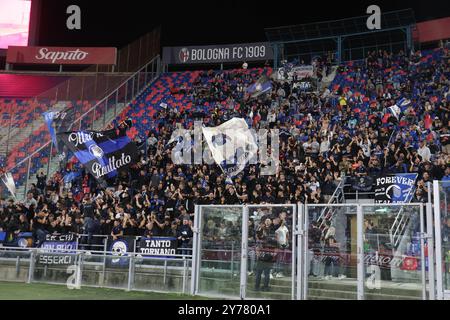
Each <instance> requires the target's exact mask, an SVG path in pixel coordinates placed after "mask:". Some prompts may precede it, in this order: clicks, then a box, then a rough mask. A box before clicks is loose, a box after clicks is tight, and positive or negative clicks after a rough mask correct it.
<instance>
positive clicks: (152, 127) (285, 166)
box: [0, 48, 450, 243]
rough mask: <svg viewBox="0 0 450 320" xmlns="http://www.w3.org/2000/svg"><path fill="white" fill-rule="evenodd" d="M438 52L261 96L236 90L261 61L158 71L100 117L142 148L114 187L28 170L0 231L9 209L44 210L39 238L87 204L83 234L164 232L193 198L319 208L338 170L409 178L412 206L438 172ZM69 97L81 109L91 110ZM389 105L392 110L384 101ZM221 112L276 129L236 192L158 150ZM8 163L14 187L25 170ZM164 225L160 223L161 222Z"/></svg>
mask: <svg viewBox="0 0 450 320" xmlns="http://www.w3.org/2000/svg"><path fill="white" fill-rule="evenodd" d="M448 58H449V51H448V49H447V48H438V49H435V50H432V51H424V52H420V51H417V52H415V53H413V54H412V55H411V56H409V55H408V54H405V53H403V52H400V53H398V54H391V53H387V52H381V51H380V52H372V53H371V54H369V56H368V57H367V58H366V59H365V60H360V61H353V62H347V63H344V64H341V65H340V66H339V67H338V68H337V71H336V76H335V77H334V79H333V80H332V82H331V84H330V85H329V87H328V88H326V89H325V90H323V91H322V92H320V93H319V94H318V95H316V94H305V93H304V92H301V91H300V90H299V89H298V88H294V86H293V83H289V82H286V81H278V80H274V79H273V77H272V79H273V80H272V85H273V89H272V91H271V93H270V94H269V95H268V96H267V97H266V98H263V97H261V98H258V99H247V98H246V97H245V88H246V87H247V86H248V85H250V84H252V83H254V82H255V81H256V80H257V79H259V78H260V77H261V75H263V74H265V75H268V76H271V75H272V72H273V70H272V69H271V68H253V69H246V70H244V69H235V70H228V71H212V70H211V71H186V72H173V73H164V74H162V75H161V76H160V78H159V79H158V80H157V81H155V82H154V83H153V84H152V85H151V86H149V87H147V88H146V89H145V90H144V91H143V92H142V94H141V95H139V96H138V97H137V98H136V99H135V100H134V101H133V102H132V103H131V104H130V105H129V106H128V107H127V108H126V109H125V110H124V111H123V112H122V114H121V115H120V116H119V117H118V118H117V119H116V120H115V121H114V122H113V124H112V125H116V126H117V125H118V124H119V123H122V124H123V121H124V120H126V119H131V121H132V126H131V127H130V128H129V130H128V135H129V136H130V137H132V138H133V139H134V141H135V142H136V143H137V144H138V146H139V147H140V149H141V150H142V156H141V161H140V163H138V164H137V165H135V166H133V167H132V169H131V170H129V171H128V172H122V174H121V176H120V177H119V179H118V180H117V181H116V184H115V187H114V188H112V189H111V190H109V191H107V192H102V191H101V190H100V189H99V188H98V185H97V183H96V181H95V180H94V179H93V178H92V177H91V176H89V175H87V174H86V173H85V172H84V171H83V170H82V169H81V168H80V166H79V165H77V164H75V161H69V162H68V164H67V166H66V167H65V168H64V169H63V170H61V171H60V172H58V173H57V174H56V175H54V176H52V177H50V178H49V179H47V177H46V176H45V175H43V176H40V177H38V178H37V184H36V185H34V186H33V187H32V188H31V190H30V191H29V194H28V195H27V198H26V199H25V201H24V202H23V203H21V204H19V205H18V206H15V205H14V202H13V200H10V202H9V203H8V204H6V202H5V200H2V204H3V205H4V209H3V211H2V215H1V222H0V223H1V224H0V228H2V230H7V231H8V232H11V231H12V230H14V228H16V227H17V220H16V217H18V215H15V214H13V213H24V214H26V215H27V216H28V217H29V219H30V220H32V219H33V218H32V217H33V216H34V212H41V210H42V208H43V206H45V207H46V208H48V210H49V214H50V216H49V218H48V220H46V221H47V222H46V223H45V224H44V226H42V230H44V232H45V233H53V232H57V231H61V230H71V231H80V230H84V229H83V228H87V225H86V219H85V220H83V217H84V211H85V207H86V203H92V204H94V208H95V213H96V214H95V215H94V216H95V217H96V218H95V220H96V221H97V222H98V223H97V224H96V229H95V230H94V231H92V230H91V231H90V232H91V233H97V234H106V235H109V234H110V233H111V230H112V228H113V224H114V221H115V220H119V222H120V225H121V226H122V227H121V228H123V231H124V234H127V235H144V234H145V235H149V234H152V235H170V234H173V235H176V232H177V228H178V229H179V228H180V227H181V226H182V220H183V219H184V218H188V219H189V218H190V217H192V215H193V210H194V204H208V203H216V204H217V203H219V204H236V203H259V204H263V203H280V204H282V203H297V202H301V203H324V202H328V200H329V199H330V197H331V195H332V194H333V192H334V191H335V189H336V187H337V186H338V184H339V182H340V181H341V179H342V175H344V176H348V177H361V176H371V177H374V176H376V175H379V174H380V173H382V172H384V173H399V172H417V173H419V178H418V183H417V184H418V188H417V191H416V193H415V195H414V200H413V201H423V199H424V195H425V189H424V188H425V187H424V183H425V182H427V181H430V180H431V179H433V178H436V179H448V178H449V176H450V172H449V168H448V164H449V162H450V161H449V147H448V145H449V144H448V136H447V135H446V133H447V132H448V120H449V113H448V112H449V104H448V99H447V98H448V94H449V80H448V79H449V65H448ZM5 101H6V100H4V101H3V104H5ZM78 104H80V105H79V107H80V108H81V109H83V110H84V108H89V106H90V105H92V103H90V102H77V105H78ZM395 104H397V105H399V107H400V109H401V110H400V113H399V114H397V113H395V112H393V111H392V108H390V107H392V106H393V105H395ZM395 114H396V115H395ZM233 116H239V117H242V118H244V119H245V120H246V121H247V123H248V124H249V125H250V126H252V127H254V128H262V127H270V128H271V127H277V128H278V129H280V132H281V133H282V134H281V147H280V160H281V168H280V169H281V171H280V172H279V173H278V174H277V176H276V179H274V177H270V176H259V174H258V168H257V166H254V165H250V166H248V167H247V168H246V170H245V174H240V175H239V176H238V177H237V178H236V179H235V187H236V191H237V195H236V193H234V192H233V188H232V187H231V186H230V185H229V184H227V183H226V181H225V178H224V177H223V175H222V173H221V172H220V171H219V169H218V168H217V166H206V165H198V166H186V165H183V166H181V165H174V164H173V163H172V162H171V160H170V151H171V150H170V148H167V147H166V144H167V142H168V140H169V139H170V136H171V133H172V131H173V129H174V128H175V127H176V125H177V124H182V125H183V126H184V127H185V128H192V125H193V121H194V119H197V118H198V119H202V118H203V121H204V123H205V125H217V124H219V123H222V122H223V121H226V120H227V119H230V118H232V117H233ZM22 121H26V117H25V118H24V120H22ZM48 139H49V135H48V132H47V131H46V128H45V127H44V126H41V127H39V128H38V129H37V130H36V131H35V132H34V134H33V136H32V137H30V138H29V139H27V140H24V141H22V142H21V143H19V144H18V145H17V146H16V147H15V149H14V152H13V153H12V154H13V155H12V156H11V158H9V159H8V164H9V165H12V164H13V163H15V162H16V161H18V160H20V158H21V157H23V156H24V155H25V154H27V153H30V152H32V151H33V150H35V149H34V148H35V141H36V140H48ZM33 161H36V164H35V165H33V168H35V169H36V170H35V171H34V172H32V173H35V172H37V171H38V169H39V168H40V167H41V165H42V164H45V163H46V161H48V159H46V158H45V157H44V158H40V157H39V156H37V157H36V159H33ZM323 164H325V165H323ZM15 170H16V171H15V172H14V177H15V179H16V180H17V181H19V183H20V182H21V177H22V176H23V175H24V174H25V172H24V170H25V169H23V168H22V169H21V168H17V169H15ZM74 172H81V174H80V175H79V176H78V177H77V178H75V179H74V180H72V181H71V182H66V183H65V182H64V179H63V177H64V176H67V175H68V174H70V173H74ZM168 209H169V210H168ZM141 212H142V215H141V214H139V215H137V213H141ZM67 216H70V217H71V218H70V219H69V218H67ZM61 217H63V218H61ZM147 217H152V218H151V219H152V220H151V222H148V221H147ZM17 219H18V218H17ZM34 219H36V218H34ZM88 220H89V219H88ZM166 220H168V221H170V225H171V228H166V227H165V226H164V221H166ZM75 221H76V222H75ZM217 227H219V226H217ZM85 230H87V229H85ZM34 231H36V230H34ZM323 232H325V231H324V230H323ZM35 237H36V240H39V239H37V234H36V233H35ZM38 243H39V241H38Z"/></svg>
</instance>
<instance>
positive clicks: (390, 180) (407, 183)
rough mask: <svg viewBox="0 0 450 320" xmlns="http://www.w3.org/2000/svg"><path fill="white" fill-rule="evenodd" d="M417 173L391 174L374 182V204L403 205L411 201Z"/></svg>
mask: <svg viewBox="0 0 450 320" xmlns="http://www.w3.org/2000/svg"><path fill="white" fill-rule="evenodd" d="M416 178H417V173H405V174H400V173H399V174H393V175H387V176H384V177H380V178H377V179H376V182H375V203H405V202H409V201H411V197H412V195H413V194H414V192H413V190H412V189H413V187H414V184H415V182H416Z"/></svg>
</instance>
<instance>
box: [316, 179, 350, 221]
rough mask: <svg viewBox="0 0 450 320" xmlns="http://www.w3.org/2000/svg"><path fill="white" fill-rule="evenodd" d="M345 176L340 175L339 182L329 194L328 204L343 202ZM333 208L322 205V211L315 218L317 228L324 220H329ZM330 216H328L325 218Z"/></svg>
mask: <svg viewBox="0 0 450 320" xmlns="http://www.w3.org/2000/svg"><path fill="white" fill-rule="evenodd" d="M345 181H346V177H345V176H344V177H342V180H341V181H340V182H339V184H338V186H337V187H336V189H335V190H334V192H333V194H332V195H331V198H330V200H328V204H333V203H343V202H344V197H345V196H344V186H345ZM334 211H335V208H334V207H324V208H323V209H322V211H321V212H320V215H319V217H318V218H317V221H318V222H320V225H319V228H322V227H323V224H324V223H325V221H326V220H330V219H331V218H332V217H333V214H334ZM329 216H331V217H330V218H327V217H329Z"/></svg>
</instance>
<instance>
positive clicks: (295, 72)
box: [277, 65, 314, 81]
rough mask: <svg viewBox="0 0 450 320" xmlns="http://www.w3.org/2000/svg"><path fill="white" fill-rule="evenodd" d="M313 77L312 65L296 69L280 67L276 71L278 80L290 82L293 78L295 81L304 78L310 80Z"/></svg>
mask: <svg viewBox="0 0 450 320" xmlns="http://www.w3.org/2000/svg"><path fill="white" fill-rule="evenodd" d="M313 75H314V68H313V66H312V65H304V66H297V67H291V68H290V67H289V66H286V67H281V68H279V69H278V70H277V79H278V80H288V81H292V80H293V79H294V78H296V79H297V80H299V79H304V78H311V77H312V76H313Z"/></svg>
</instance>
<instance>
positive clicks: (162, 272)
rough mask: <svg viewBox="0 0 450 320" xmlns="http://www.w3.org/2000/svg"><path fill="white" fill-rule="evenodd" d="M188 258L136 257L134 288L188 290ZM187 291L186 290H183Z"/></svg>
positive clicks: (170, 290) (168, 290) (178, 291)
mask: <svg viewBox="0 0 450 320" xmlns="http://www.w3.org/2000/svg"><path fill="white" fill-rule="evenodd" d="M188 262H190V259H189V260H188V259H181V258H168V259H164V258H159V259H158V258H150V257H138V258H136V260H135V266H134V271H135V272H134V279H133V280H134V281H133V289H134V290H149V291H164V292H176V293H182V292H183V288H185V290H188V281H190V278H189V272H188V271H189V270H188V268H189V265H190V264H189V263H188ZM185 292H187V291H185Z"/></svg>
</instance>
